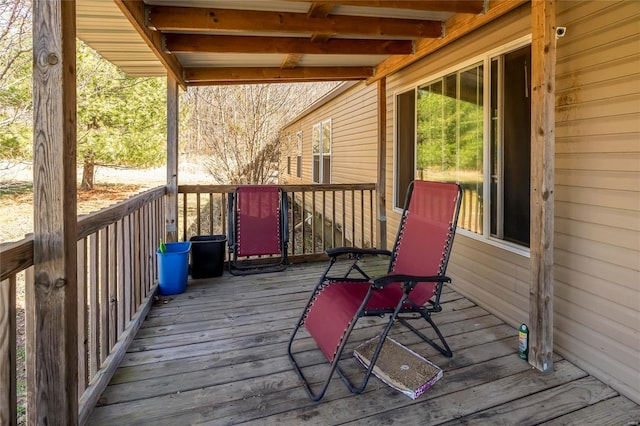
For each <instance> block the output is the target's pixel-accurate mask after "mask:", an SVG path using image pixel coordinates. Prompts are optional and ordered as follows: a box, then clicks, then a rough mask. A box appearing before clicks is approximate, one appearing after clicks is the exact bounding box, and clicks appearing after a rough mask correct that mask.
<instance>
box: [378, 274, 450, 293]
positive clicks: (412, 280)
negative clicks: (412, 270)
mask: <svg viewBox="0 0 640 426" xmlns="http://www.w3.org/2000/svg"><path fill="white" fill-rule="evenodd" d="M397 282H401V283H406V284H409V286H410V287H411V288H413V287H415V285H416V284H417V283H433V282H437V283H450V282H451V278H449V277H445V276H444V275H433V276H426V277H425V276H419V275H404V274H397V275H393V274H391V275H385V276H384V277H380V278H376V279H375V280H373V282H372V283H371V285H373V286H374V287H375V288H377V289H383V288H385V287H386V286H388V285H389V284H391V283H397Z"/></svg>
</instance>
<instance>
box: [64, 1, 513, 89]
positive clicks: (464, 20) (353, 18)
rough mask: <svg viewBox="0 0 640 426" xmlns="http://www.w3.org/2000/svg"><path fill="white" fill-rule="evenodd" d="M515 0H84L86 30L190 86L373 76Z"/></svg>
mask: <svg viewBox="0 0 640 426" xmlns="http://www.w3.org/2000/svg"><path fill="white" fill-rule="evenodd" d="M509 3H516V5H517V4H519V3H522V2H521V1H513V2H510V1H508V0H498V1H492V2H490V6H487V5H488V4H489V1H488V0H449V1H448V0H418V1H395V0H385V1H375V0H371V1H366V0H336V1H305V0H273V1H271V0H184V1H180V0H144V1H141V0H134V1H130V0H113V1H110V0H77V2H76V14H77V16H76V18H77V35H78V37H79V38H80V39H82V40H83V41H85V42H86V43H87V44H88V45H89V46H91V47H93V48H94V49H96V50H97V51H98V52H99V53H100V54H102V55H103V56H104V57H105V58H106V59H108V60H109V61H111V62H113V63H114V64H115V65H117V66H118V67H120V69H122V71H124V72H125V73H127V74H128V75H131V76H161V75H166V74H167V73H169V74H170V75H172V76H173V77H174V78H176V80H177V81H178V82H179V83H180V85H182V86H183V87H186V86H188V85H203V84H204V85H207V84H241V83H255V82H260V83H266V82H281V81H287V82H294V81H321V80H362V79H373V78H376V77H380V76H382V75H383V74H384V75H386V74H389V73H390V72H392V71H393V69H394V67H396V68H397V67H398V64H404V65H406V64H407V63H410V62H412V61H413V60H417V59H419V58H420V57H421V56H424V54H423V53H424V44H425V43H436V44H437V45H442V44H444V43H446V42H448V39H451V40H453V39H455V38H458V37H460V36H461V34H464V33H466V32H469V31H471V30H473V29H474V28H475V27H477V24H482V23H486V22H488V21H489V20H491V19H494V18H495V17H496V16H492V15H496V14H491V11H492V9H494V8H496V7H497V8H498V9H501V8H502V9H510V8H511V7H508V8H505V7H504V5H505V4H509ZM498 15H499V14H498ZM474 21H477V23H476V24H475V25H474Z"/></svg>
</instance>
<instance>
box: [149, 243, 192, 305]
mask: <svg viewBox="0 0 640 426" xmlns="http://www.w3.org/2000/svg"><path fill="white" fill-rule="evenodd" d="M165 246H166V248H167V251H166V253H161V252H160V249H158V250H156V254H157V256H158V277H159V280H158V286H159V287H160V294H162V295H164V296H168V295H170V294H180V293H184V291H185V290H186V289H187V276H188V275H189V251H190V250H191V242H189V241H185V242H181V243H166V244H165Z"/></svg>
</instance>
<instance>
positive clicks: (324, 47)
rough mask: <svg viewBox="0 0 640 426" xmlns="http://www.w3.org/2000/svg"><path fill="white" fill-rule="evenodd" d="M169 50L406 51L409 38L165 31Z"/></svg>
mask: <svg viewBox="0 0 640 426" xmlns="http://www.w3.org/2000/svg"><path fill="white" fill-rule="evenodd" d="M164 37H165V49H166V51H168V52H172V53H197V52H216V53H284V54H288V53H301V54H315V55H332V54H339V55H407V54H410V53H413V42H412V41H410V40H362V39H360V40H358V39H355V40H354V39H331V40H327V41H325V42H323V43H314V42H312V41H311V40H310V39H308V38H303V37H251V36H226V35H208V34H206V35H205V34H165V36H164Z"/></svg>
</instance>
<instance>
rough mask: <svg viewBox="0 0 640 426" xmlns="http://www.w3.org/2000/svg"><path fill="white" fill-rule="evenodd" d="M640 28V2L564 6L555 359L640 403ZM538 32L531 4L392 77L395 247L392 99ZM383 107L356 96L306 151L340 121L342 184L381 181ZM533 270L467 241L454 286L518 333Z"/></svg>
mask: <svg viewBox="0 0 640 426" xmlns="http://www.w3.org/2000/svg"><path fill="white" fill-rule="evenodd" d="M638 22H640V2H638V1H583V2H573V1H561V2H558V3H557V25H559V26H566V27H567V34H566V35H565V36H564V37H562V38H560V39H558V41H557V67H556V72H557V74H556V87H555V89H556V128H555V136H556V162H555V167H556V169H555V183H556V185H555V192H554V196H555V212H554V213H555V234H554V261H555V267H554V276H555V283H554V344H555V345H554V348H555V350H556V351H557V352H559V353H560V354H561V355H563V356H565V357H566V358H568V359H569V360H571V361H574V362H576V363H578V364H579V365H580V366H581V367H583V368H584V369H586V370H587V371H589V372H590V373H591V374H593V375H595V376H597V377H598V378H599V379H601V380H603V381H605V382H606V383H608V384H610V385H611V386H612V387H614V388H615V389H616V390H618V391H619V392H621V393H623V394H624V395H626V396H627V397H629V398H631V399H633V400H634V401H636V402H639V403H640V386H638V383H640V48H639V47H640V25H638ZM530 32H531V15H530V5H529V4H525V5H523V6H522V7H520V8H518V9H516V10H514V11H513V12H511V13H510V14H508V15H506V16H504V17H502V18H500V19H498V20H496V21H495V22H492V23H490V24H488V25H486V26H484V27H482V28H480V29H478V30H477V31H475V32H473V33H472V34H470V35H469V36H467V37H465V38H463V39H460V40H458V41H456V42H454V43H452V44H450V45H448V46H446V47H444V48H443V49H441V50H440V51H438V52H436V53H434V54H432V55H430V56H429V57H427V58H425V59H423V60H421V61H419V62H417V63H415V64H412V65H411V66H409V67H407V68H405V69H404V70H401V71H399V72H397V73H395V74H393V75H391V76H389V77H388V78H387V99H386V102H387V122H386V129H387V135H386V138H387V151H386V156H387V163H386V168H387V176H386V177H387V178H386V195H387V217H388V223H387V228H388V246H391V245H392V244H393V241H394V239H395V235H396V230H397V227H398V220H399V213H398V211H394V209H393V205H394V181H393V176H394V156H393V155H394V142H393V141H394V132H395V128H394V117H395V111H394V99H395V96H396V95H397V94H398V93H400V92H402V91H404V90H406V89H408V88H412V87H415V85H417V84H419V83H421V82H424V81H426V80H425V79H426V78H429V77H430V76H432V75H434V74H435V73H440V72H443V71H444V70H447V69H449V68H451V67H453V66H455V65H456V64H459V63H461V62H463V61H466V60H469V59H470V58H473V57H475V56H476V55H477V54H478V53H481V52H485V51H487V50H490V49H493V48H495V47H499V46H501V45H503V44H505V43H507V42H511V41H513V40H515V39H518V38H520V37H522V36H524V35H527V34H530ZM372 86H373V85H372ZM375 103H376V100H375V90H374V88H368V89H367V88H365V87H362V86H361V85H359V86H357V87H356V88H355V89H353V90H352V91H349V92H347V93H345V94H343V96H341V97H340V98H338V99H336V100H335V101H334V102H332V107H331V108H332V109H327V110H325V111H323V112H322V114H324V115H322V117H320V116H316V117H314V118H313V120H311V121H308V122H305V123H302V124H301V126H302V127H301V128H304V130H305V141H306V142H307V143H310V137H311V134H310V126H311V124H312V123H313V122H317V121H319V120H320V119H322V118H325V117H328V116H329V115H327V111H329V110H330V111H331V113H332V114H333V115H332V117H333V118H334V120H335V121H334V138H336V135H340V138H341V141H340V143H337V142H336V141H337V139H334V163H333V166H334V168H333V170H332V173H333V176H334V177H335V179H340V180H343V179H344V180H345V182H346V181H353V177H352V176H355V177H356V178H358V177H362V178H364V177H366V180H368V181H374V180H375V170H376V164H377V163H376V160H375V149H376V148H375V147H376V142H375V141H376V138H377V137H376V118H377V113H376V109H375ZM342 114H346V117H341V115H342ZM306 155H307V153H305V158H310V157H306ZM309 156H310V147H309ZM305 163H306V161H305ZM406 166H407V167H413V165H406ZM309 172H310V170H309ZM308 179H309V180H310V179H311V177H310V173H309V174H308ZM523 226H528V224H523ZM529 262H530V260H529V258H528V257H527V256H523V255H521V254H517V253H515V252H512V251H510V250H506V249H503V248H500V247H497V246H495V245H492V244H490V243H488V242H486V241H482V240H478V239H476V238H471V237H469V236H466V235H463V234H460V233H459V234H458V235H457V236H456V241H455V243H454V247H453V253H452V256H451V261H450V265H449V271H448V275H450V276H451V277H452V278H453V284H452V285H453V286H454V287H455V289H456V290H457V291H459V292H460V293H462V294H464V295H465V296H467V297H468V298H470V299H472V300H474V301H475V302H476V303H478V304H479V305H481V306H482V307H483V308H485V309H487V310H488V311H490V312H492V313H494V314H496V315H497V316H499V317H500V318H502V319H504V320H505V321H507V322H508V323H509V324H512V325H518V324H519V323H521V322H526V321H528V311H529V280H530V278H529V271H530V265H529Z"/></svg>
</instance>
